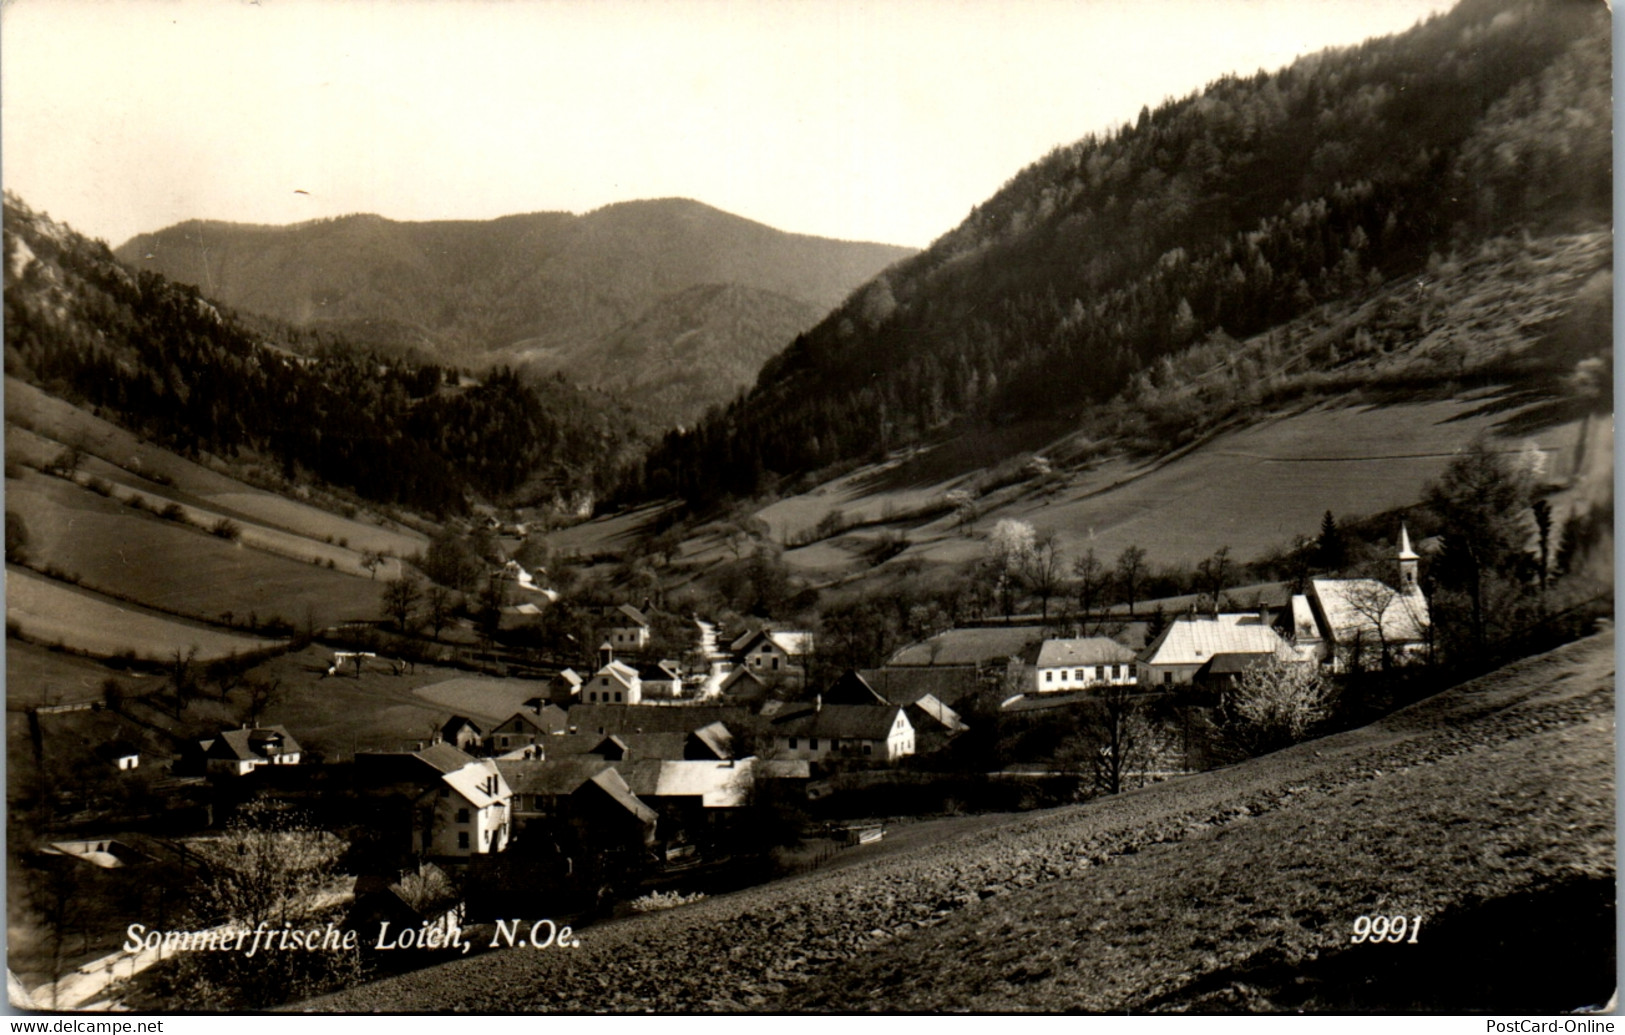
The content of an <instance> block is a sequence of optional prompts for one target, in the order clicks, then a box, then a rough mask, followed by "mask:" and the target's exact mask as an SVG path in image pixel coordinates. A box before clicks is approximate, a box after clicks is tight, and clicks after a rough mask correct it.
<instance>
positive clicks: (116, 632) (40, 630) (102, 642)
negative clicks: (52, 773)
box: [6, 564, 275, 661]
mask: <svg viewBox="0 0 1625 1035" xmlns="http://www.w3.org/2000/svg"><path fill="white" fill-rule="evenodd" d="M6 623H7V625H8V626H9V625H15V626H16V627H17V629H18V630H19V631H20V632H21V633H22V634H23V635H24V636H26V637H28V638H29V639H31V640H34V641H35V642H37V643H47V644H49V643H60V644H62V645H63V646H66V647H69V648H72V649H73V650H78V651H84V652H85V653H88V654H94V655H96V656H98V657H114V656H116V655H119V654H124V653H130V654H133V655H134V656H135V657H138V658H146V659H149V660H153V661H162V660H164V659H165V658H168V657H170V656H171V655H173V654H174V653H175V652H176V651H179V652H181V653H182V654H184V653H186V652H187V651H189V650H191V649H192V648H194V647H195V648H197V657H198V660H200V661H207V660H211V659H213V658H223V657H225V656H227V655H228V654H245V653H248V652H250V651H257V650H264V649H265V648H267V647H272V646H275V642H274V641H272V640H265V639H261V638H259V637H257V636H246V635H241V634H238V633H229V632H224V631H222V630H219V629H213V628H210V627H208V626H204V625H198V624H196V623H192V622H184V621H181V620H179V619H176V618H168V617H165V616H163V615H158V614H154V613H152V612H149V611H145V610H143V609H141V608H138V607H135V606H134V605H129V604H119V603H117V602H115V601H113V600H110V599H108V598H107V597H104V596H101V595H99V594H95V593H91V592H89V591H87V590H83V589H78V588H76V587H73V586H69V585H66V584H64V583H60V582H54V581H52V580H50V579H47V578H45V577H43V576H41V575H37V574H35V573H34V572H31V571H28V570H27V569H25V568H18V567H16V566H14V565H9V564H8V565H7V566H6Z"/></svg>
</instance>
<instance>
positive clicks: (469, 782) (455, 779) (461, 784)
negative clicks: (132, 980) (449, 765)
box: [441, 758, 513, 809]
mask: <svg viewBox="0 0 1625 1035" xmlns="http://www.w3.org/2000/svg"><path fill="white" fill-rule="evenodd" d="M493 778H494V779H495V785H494V788H493V785H492V782H491V781H492V779H493ZM441 779H442V780H443V781H445V782H446V784H448V785H449V786H450V787H451V789H452V790H454V791H456V792H457V793H458V794H461V795H462V796H463V797H464V798H467V799H468V800H469V802H470V803H471V804H473V805H474V807H475V808H481V809H483V808H485V807H486V806H488V805H497V804H500V803H502V802H505V801H507V800H508V798H509V797H510V796H511V795H512V793H513V791H512V789H511V788H509V786H508V781H507V780H504V779H503V778H502V771H501V770H500V769H498V768H497V764H496V763H495V762H493V761H491V760H490V759H489V758H481V759H478V760H476V761H473V762H470V763H469V764H468V765H465V766H463V767H462V768H461V769H458V770H456V771H454V772H450V773H447V774H445V775H444V776H442V777H441Z"/></svg>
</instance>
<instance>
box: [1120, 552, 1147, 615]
mask: <svg viewBox="0 0 1625 1035" xmlns="http://www.w3.org/2000/svg"><path fill="white" fill-rule="evenodd" d="M1116 571H1117V592H1118V595H1119V596H1121V597H1122V598H1123V601H1124V603H1126V604H1128V613H1129V616H1130V617H1133V615H1134V604H1135V602H1136V601H1137V600H1138V599H1139V592H1140V580H1141V579H1143V578H1145V551H1144V550H1143V549H1141V548H1140V547H1138V546H1128V547H1124V549H1123V552H1122V553H1120V554H1118V555H1117V569H1116Z"/></svg>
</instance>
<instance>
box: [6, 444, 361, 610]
mask: <svg viewBox="0 0 1625 1035" xmlns="http://www.w3.org/2000/svg"><path fill="white" fill-rule="evenodd" d="M24 475H25V476H24V477H23V478H20V479H7V481H6V505H7V507H8V508H9V509H11V510H15V511H17V512H18V513H19V514H20V515H21V516H22V518H23V521H24V523H25V524H26V525H27V526H28V530H29V538H30V542H29V553H30V559H31V561H32V562H33V563H36V564H43V565H51V566H54V567H56V568H58V569H60V570H62V571H66V572H71V573H72V574H73V575H74V576H75V577H77V578H79V579H82V580H83V581H84V583H85V584H86V585H88V586H92V587H95V588H96V589H99V590H102V591H104V592H106V593H109V594H111V595H114V596H117V597H120V598H122V599H128V600H139V601H140V602H141V603H143V604H146V605H148V606H151V607H153V608H155V609H157V610H160V611H170V612H174V613H177V614H182V615H188V616H192V617H196V618H201V619H205V620H208V621H222V622H224V621H226V618H225V616H226V615H228V614H229V615H231V616H232V619H231V620H232V621H235V622H239V623H247V622H248V621H249V619H250V616H251V615H255V616H257V617H258V618H259V619H260V620H268V619H270V618H272V617H273V616H280V617H282V618H284V619H285V620H287V621H290V622H293V623H294V624H296V625H297V624H303V623H305V622H307V620H308V621H310V624H312V625H314V626H316V627H322V626H327V625H332V624H335V623H337V622H340V621H345V620H351V619H356V618H373V617H376V616H377V615H378V613H379V599H380V595H381V593H382V586H383V583H382V582H381V581H377V580H373V579H369V578H367V577H366V576H365V575H364V574H363V575H359V576H357V575H351V574H343V573H340V572H338V571H336V570H331V569H328V568H326V567H325V566H322V565H315V564H310V563H302V562H300V561H297V560H293V559H290V558H287V557H283V556H279V555H276V554H272V553H268V552H265V551H262V550H256V549H252V548H250V547H248V546H246V545H244V544H243V543H241V542H231V541H228V540H226V539H222V538H220V537H218V536H213V535H210V534H208V533H207V532H206V531H205V530H204V529H202V528H198V527H195V526H186V525H181V524H179V523H177V522H174V521H165V520H162V519H160V518H158V517H156V516H154V515H151V514H143V513H140V512H137V511H135V510H133V509H131V508H130V507H127V506H124V505H122V504H119V503H116V502H114V501H113V500H111V499H105V498H103V497H101V496H99V495H97V494H96V493H93V492H91V491H89V490H87V489H83V488H80V487H77V486H75V485H73V484H70V483H69V482H66V481H64V480H62V479H60V478H50V477H45V476H43V475H39V474H36V473H34V472H24ZM244 537H245V538H248V537H249V533H248V532H247V531H246V530H245V533H244ZM312 545H320V544H312ZM381 574H385V573H382V572H381Z"/></svg>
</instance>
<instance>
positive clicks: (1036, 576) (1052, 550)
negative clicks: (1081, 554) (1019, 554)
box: [1023, 532, 1064, 622]
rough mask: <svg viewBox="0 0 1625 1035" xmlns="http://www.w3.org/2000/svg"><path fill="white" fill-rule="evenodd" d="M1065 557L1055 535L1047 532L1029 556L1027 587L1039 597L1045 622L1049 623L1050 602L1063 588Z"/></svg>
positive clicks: (1035, 543)
mask: <svg viewBox="0 0 1625 1035" xmlns="http://www.w3.org/2000/svg"><path fill="white" fill-rule="evenodd" d="M1063 560H1064V556H1063V554H1062V553H1061V547H1060V544H1059V543H1057V542H1056V540H1055V533H1053V532H1046V533H1044V534H1043V535H1041V536H1039V537H1038V539H1037V541H1036V542H1034V543H1033V549H1032V552H1031V553H1029V554H1028V555H1027V560H1026V564H1025V566H1024V568H1023V573H1024V574H1025V575H1026V578H1027V585H1028V586H1029V587H1030V588H1031V589H1032V591H1033V592H1034V593H1036V594H1037V595H1038V604H1039V609H1040V611H1041V613H1042V615H1043V619H1044V621H1045V622H1048V621H1049V601H1050V597H1053V596H1054V595H1055V591H1056V590H1057V589H1059V588H1060V586H1061V564H1062V562H1063Z"/></svg>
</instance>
